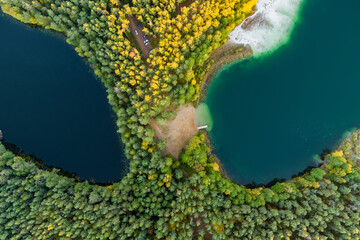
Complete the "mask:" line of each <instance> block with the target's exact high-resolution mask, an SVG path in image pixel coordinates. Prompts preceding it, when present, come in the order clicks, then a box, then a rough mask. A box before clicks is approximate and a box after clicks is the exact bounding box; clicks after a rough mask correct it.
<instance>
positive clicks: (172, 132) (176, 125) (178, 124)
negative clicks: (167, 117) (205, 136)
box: [150, 105, 198, 159]
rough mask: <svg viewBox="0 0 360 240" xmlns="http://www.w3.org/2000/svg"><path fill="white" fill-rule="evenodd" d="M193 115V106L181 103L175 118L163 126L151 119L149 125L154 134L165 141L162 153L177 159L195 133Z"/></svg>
mask: <svg viewBox="0 0 360 240" xmlns="http://www.w3.org/2000/svg"><path fill="white" fill-rule="evenodd" d="M194 115H195V108H194V106H192V105H182V106H180V107H179V108H178V110H177V115H176V118H175V119H174V120H172V121H168V122H167V123H166V124H165V125H164V126H160V125H159V124H158V123H156V121H155V120H152V122H151V124H150V126H151V127H152V128H153V129H154V130H155V132H156V134H155V136H156V137H157V138H159V139H161V140H163V139H166V141H167V146H166V148H165V149H164V150H163V155H167V154H171V155H172V156H174V157H175V158H176V159H177V158H178V157H179V154H180V152H181V150H182V149H183V148H184V147H185V146H186V144H187V142H188V141H189V139H190V138H191V137H192V136H195V135H196V134H197V132H198V130H197V127H196V124H195V117H194Z"/></svg>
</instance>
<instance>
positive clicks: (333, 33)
mask: <svg viewBox="0 0 360 240" xmlns="http://www.w3.org/2000/svg"><path fill="white" fill-rule="evenodd" d="M359 9H360V2H359V1H349V2H347V3H346V4H341V3H339V2H338V1H328V0H318V1H306V2H305V5H304V6H303V9H302V11H301V17H300V21H299V22H298V24H297V26H296V27H295V29H294V31H293V33H292V35H291V38H290V41H289V42H288V44H286V45H285V46H282V47H281V48H279V49H278V50H277V51H275V52H274V53H272V54H271V55H266V56H263V57H258V58H253V59H248V60H244V61H241V62H237V63H234V64H230V65H228V66H225V67H224V68H223V69H222V70H221V71H219V72H218V74H217V75H216V77H215V78H214V79H213V81H212V83H211V85H210V87H209V89H208V93H207V97H206V101H205V102H206V104H207V105H208V106H209V109H210V112H211V115H212V117H213V127H212V130H211V131H210V135H211V139H212V142H213V145H214V148H215V153H216V155H217V157H219V159H220V161H221V163H222V165H223V168H224V169H225V171H226V172H227V174H228V175H229V176H230V178H231V179H233V180H234V181H236V182H237V183H240V184H249V183H258V184H260V183H263V184H266V183H269V182H270V181H271V180H273V179H274V178H285V179H289V178H291V176H292V175H294V174H298V173H299V172H301V171H303V170H305V169H306V168H307V167H308V166H314V165H316V161H314V156H315V155H317V154H321V153H322V152H323V151H324V149H333V148H334V147H335V146H336V144H337V143H338V141H340V140H341V138H342V135H343V134H344V133H345V132H346V131H348V130H351V129H352V128H354V127H358V126H359V125H360V99H359V93H360V59H359V55H360V44H359V43H360V28H359V26H358V23H359V19H358V17H357V16H358V10H359ZM340 13H341V17H339V14H340Z"/></svg>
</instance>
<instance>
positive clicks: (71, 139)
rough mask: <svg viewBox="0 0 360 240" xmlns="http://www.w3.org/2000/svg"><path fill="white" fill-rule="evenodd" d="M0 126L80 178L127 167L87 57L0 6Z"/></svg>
mask: <svg viewBox="0 0 360 240" xmlns="http://www.w3.org/2000/svg"><path fill="white" fill-rule="evenodd" d="M0 33H1V35H0V130H2V131H3V133H4V137H5V140H6V141H7V142H11V143H14V144H16V145H17V146H18V147H19V148H21V149H22V150H23V151H24V152H25V153H26V154H31V153H33V154H35V155H36V156H37V157H38V158H40V159H41V160H42V161H43V162H44V163H45V164H48V165H51V166H55V167H58V168H62V169H63V170H65V171H68V172H72V173H76V174H77V175H78V176H79V177H80V178H81V179H87V180H95V181H97V182H109V181H117V180H119V179H120V178H121V177H122V176H123V174H124V172H125V170H126V168H127V165H128V164H127V161H126V160H125V157H124V154H123V149H122V145H121V140H120V136H119V135H118V134H117V133H116V130H117V129H116V125H115V118H116V116H115V114H113V112H112V110H111V109H110V105H109V104H108V102H107V98H106V91H105V89H104V87H103V86H102V83H101V82H100V80H99V79H96V78H95V76H94V74H93V73H92V70H91V69H90V67H89V66H88V65H87V64H86V62H85V60H83V59H82V58H81V57H79V56H78V55H77V54H76V52H75V50H74V49H73V47H71V46H70V45H68V44H67V43H66V42H65V39H64V38H63V37H61V36H60V35H59V34H51V33H50V32H49V31H43V30H39V29H32V28H30V27H28V26H26V25H25V24H22V23H20V22H17V21H16V20H14V19H11V18H10V17H9V16H5V15H4V14H2V13H1V12H0Z"/></svg>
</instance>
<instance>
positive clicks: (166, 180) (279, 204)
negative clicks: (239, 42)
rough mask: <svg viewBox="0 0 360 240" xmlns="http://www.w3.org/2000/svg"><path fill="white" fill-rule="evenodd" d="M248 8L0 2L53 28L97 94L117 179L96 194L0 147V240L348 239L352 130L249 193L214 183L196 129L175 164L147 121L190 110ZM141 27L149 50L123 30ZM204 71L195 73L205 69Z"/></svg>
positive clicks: (354, 163) (233, 4) (353, 218)
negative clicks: (120, 152)
mask: <svg viewBox="0 0 360 240" xmlns="http://www.w3.org/2000/svg"><path fill="white" fill-rule="evenodd" d="M255 4H256V0H132V1H130V0H127V1H126V0H125V1H120V0H98V1H90V0H64V1H56V0H31V1H30V0H0V6H1V9H2V11H3V12H4V13H6V14H9V15H11V16H12V17H14V18H16V19H18V20H20V21H21V22H23V23H26V24H29V25H31V26H33V27H40V28H44V29H49V30H51V31H55V32H58V33H60V34H62V35H63V36H65V37H66V41H67V43H69V44H71V45H72V46H73V47H74V49H75V50H76V51H77V52H78V54H79V55H80V56H82V57H84V58H86V59H87V60H88V62H89V64H90V65H91V67H92V68H93V70H94V72H95V74H96V75H97V76H98V77H99V79H101V81H102V82H103V84H104V85H105V87H106V89H107V93H108V101H109V104H110V105H111V107H112V109H113V111H114V112H115V113H116V116H117V121H116V124H117V127H118V132H119V133H120V134H121V136H122V141H123V143H124V144H125V154H126V157H127V158H128V159H129V162H130V168H129V172H128V174H127V175H126V176H125V177H124V178H123V179H122V180H121V181H119V182H115V183H113V184H111V185H108V186H100V185H96V184H92V183H89V182H87V181H81V182H80V181H78V180H77V179H76V178H72V177H69V176H64V175H63V174H61V170H60V169H55V168H53V169H48V168H45V167H43V166H41V165H39V164H36V163H35V162H34V161H31V159H30V158H27V157H25V156H17V155H15V154H13V153H12V152H10V151H8V150H7V149H6V148H5V147H4V145H3V144H0V215H1V217H0V239H359V238H360V233H359V220H360V213H359V207H360V197H359V191H360V185H359V183H360V174H359V162H358V160H357V158H356V157H357V156H355V155H354V153H355V152H357V148H358V147H357V146H358V145H359V144H358V138H357V132H354V133H353V134H352V135H351V138H350V139H348V140H347V142H346V144H344V145H343V147H342V148H341V149H338V150H337V151H334V152H332V153H330V154H327V155H326V156H324V158H323V164H322V165H321V166H320V167H319V168H314V169H312V170H310V171H308V172H306V173H305V174H304V175H301V176H297V177H295V178H293V179H292V180H290V181H286V182H277V183H275V184H274V185H272V186H268V187H265V186H257V187H255V188H250V187H246V186H241V185H238V184H235V183H234V182H232V181H231V180H229V179H227V178H225V177H224V176H223V175H222V174H221V171H220V166H219V163H218V162H217V161H216V158H215V156H214V155H213V154H212V151H211V148H210V146H209V145H208V143H207V142H206V139H205V136H204V134H203V133H199V134H198V135H197V136H194V137H193V138H191V140H190V141H189V142H188V145H187V147H186V148H185V149H184V150H183V152H182V153H181V154H180V156H179V158H178V160H177V159H176V157H175V156H171V155H166V156H163V154H162V151H161V150H162V149H163V147H164V142H163V141H160V140H159V139H157V138H156V137H155V132H154V130H153V129H152V128H151V127H150V122H151V121H152V120H155V121H156V122H157V123H158V124H160V125H163V124H165V123H166V121H167V120H168V119H171V118H173V117H174V113H173V112H171V111H170V110H169V109H174V107H175V108H176V107H178V106H180V105H182V104H185V103H191V104H196V103H197V100H198V99H199V95H200V86H201V83H202V79H203V76H204V75H205V73H206V71H207V70H208V67H209V66H207V65H205V64H204V63H205V62H206V61H207V60H208V59H209V56H210V54H211V53H212V52H213V51H214V50H216V49H217V48H218V47H220V46H221V45H223V44H224V43H225V42H226V41H227V36H228V34H229V33H230V32H231V31H232V30H233V29H234V28H235V26H237V25H238V24H239V23H241V22H242V21H243V20H244V19H245V17H246V16H248V15H249V14H251V13H252V11H253V9H254V6H255ZM131 17H133V18H135V19H137V21H139V22H141V25H142V27H143V31H144V33H146V35H147V36H148V38H149V39H150V41H151V44H152V46H153V48H154V49H153V50H152V52H151V54H150V55H149V56H148V57H145V55H144V54H142V53H141V50H140V48H139V46H138V45H137V42H136V40H135V38H134V36H133V33H132V31H131V29H130V27H129V23H130V21H129V19H130V18H131ZM205 66H206V67H205Z"/></svg>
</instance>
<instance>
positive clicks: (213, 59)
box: [195, 39, 253, 107]
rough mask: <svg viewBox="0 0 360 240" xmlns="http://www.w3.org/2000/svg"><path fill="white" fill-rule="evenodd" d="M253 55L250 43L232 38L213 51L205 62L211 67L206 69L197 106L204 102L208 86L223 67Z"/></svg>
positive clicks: (206, 66)
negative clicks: (242, 42) (239, 41)
mask: <svg viewBox="0 0 360 240" xmlns="http://www.w3.org/2000/svg"><path fill="white" fill-rule="evenodd" d="M252 56H253V51H252V50H251V47H250V46H249V45H243V44H236V43H233V42H231V40H230V39H228V40H227V41H226V42H225V43H224V44H223V45H222V46H220V47H219V48H217V49H216V50H215V51H214V52H212V53H211V55H210V57H209V59H208V60H207V61H206V62H205V64H204V68H209V69H208V70H207V71H206V73H205V74H204V76H202V80H201V83H200V90H199V98H198V99H197V101H196V102H195V107H197V106H198V105H199V104H200V103H201V102H204V100H205V98H206V95H207V90H208V87H209V85H210V84H211V82H212V81H213V79H214V77H215V76H216V74H217V73H218V72H219V70H221V68H223V67H224V66H225V65H228V64H233V63H236V62H238V61H241V60H244V59H246V58H250V57H252Z"/></svg>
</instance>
